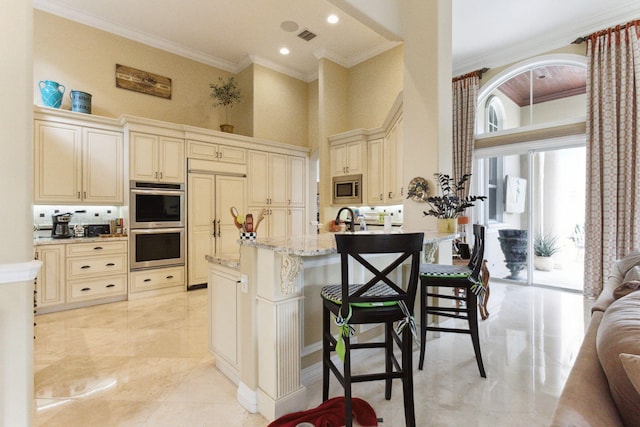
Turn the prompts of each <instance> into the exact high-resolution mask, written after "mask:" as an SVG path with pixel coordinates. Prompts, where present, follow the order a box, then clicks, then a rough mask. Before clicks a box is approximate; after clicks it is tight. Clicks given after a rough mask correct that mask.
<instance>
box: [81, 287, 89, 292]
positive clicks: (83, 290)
mask: <svg viewBox="0 0 640 427" xmlns="http://www.w3.org/2000/svg"><path fill="white" fill-rule="evenodd" d="M90 290H91V288H82V289H80V292H87V291H90Z"/></svg>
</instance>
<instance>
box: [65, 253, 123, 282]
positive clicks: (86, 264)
mask: <svg viewBox="0 0 640 427" xmlns="http://www.w3.org/2000/svg"><path fill="white" fill-rule="evenodd" d="M125 273H127V255H126V254H120V255H107V256H92V257H84V258H70V259H67V278H68V279H76V278H80V277H89V276H104V275H107V274H125Z"/></svg>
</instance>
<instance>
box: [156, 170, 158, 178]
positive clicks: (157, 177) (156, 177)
mask: <svg viewBox="0 0 640 427" xmlns="http://www.w3.org/2000/svg"><path fill="white" fill-rule="evenodd" d="M155 178H156V179H158V171H156V173H155Z"/></svg>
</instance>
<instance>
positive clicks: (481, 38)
mask: <svg viewBox="0 0 640 427" xmlns="http://www.w3.org/2000/svg"><path fill="white" fill-rule="evenodd" d="M390 1H391V0H385V2H386V3H385V2H382V3H381V0H379V1H377V2H376V1H371V0H367V1H364V0H304V1H301V0H135V1H130V0H108V1H96V0H33V4H34V7H35V8H36V9H40V10H43V11H46V12H49V13H53V14H56V15H59V16H62V17H65V18H68V19H71V20H75V21H78V22H80V23H83V24H86V25H89V26H92V27H96V28H99V29H102V30H105V31H109V32H112V33H115V34H118V35H121V36H124V37H127V38H130V39H133V40H137V41H139V42H142V43H145V44H148V45H151V46H154V47H157V48H160V49H164V50H167V51H169V52H173V53H176V54H179V55H182V56H185V57H188V58H191V59H195V60H198V61H200V62H203V63H206V64H209V65H212V66H215V67H218V68H221V69H225V70H227V71H232V72H237V71H240V70H241V69H242V68H244V67H245V66H246V65H248V64H249V63H252V62H253V63H259V64H261V65H264V66H267V67H269V68H272V69H275V70H277V71H280V72H283V73H286V74H288V75H291V76H293V77H296V78H300V79H302V80H306V81H309V80H311V79H313V78H315V76H316V75H317V69H318V65H317V64H318V58H321V57H325V58H328V59H331V60H333V61H334V62H337V63H338V64H341V65H344V66H346V67H351V66H353V65H355V64H358V63H359V62H362V61H363V60H366V59H368V58H370V57H372V56H374V55H376V54H378V53H380V52H383V51H385V50H387V49H389V48H391V47H393V46H394V45H396V44H397V43H399V42H401V40H402V34H398V31H395V32H393V31H383V30H384V29H385V28H386V29H388V28H389V27H388V26H385V25H386V23H384V22H382V21H384V19H377V20H376V21H375V22H373V19H374V18H371V16H376V15H367V19H363V15H362V14H353V10H352V9H350V8H349V7H345V5H346V6H351V5H353V4H355V5H358V3H359V4H360V5H362V4H367V3H368V5H369V6H371V5H374V6H373V7H375V4H378V5H380V4H383V3H384V5H385V6H386V7H389V2H390ZM451 1H452V2H453V35H452V44H453V53H452V54H453V71H454V75H457V74H461V73H464V72H467V71H471V70H474V69H479V68H483V67H489V68H491V67H496V66H499V65H504V64H508V63H512V62H515V61H518V60H520V59H523V58H525V57H530V56H532V55H536V54H539V53H543V52H547V51H549V50H552V49H555V48H559V47H562V46H566V45H567V44H568V43H569V42H571V41H572V40H574V39H575V38H577V37H579V36H583V35H586V34H589V33H590V32H593V31H596V30H599V29H603V28H606V27H609V26H612V25H616V24H619V23H624V22H627V21H629V20H631V19H634V18H639V17H640V1H638V0H562V1H557V0H538V1H537V2H529V1H525V0H489V1H485V2H480V1H477V0H451ZM345 10H347V11H349V12H350V13H352V14H353V15H354V16H357V17H358V19H356V18H355V17H352V16H350V15H349V14H348V13H347V12H345ZM378 12H379V11H378ZM332 13H333V14H336V15H337V16H338V17H339V18H340V21H339V22H338V23H337V24H329V23H327V21H326V18H327V16H328V15H330V14H332ZM377 16H379V15H377ZM382 18H384V16H383V17H382ZM285 22H286V24H285ZM363 22H366V23H367V25H365V24H364V23H363ZM372 23H373V24H375V25H372ZM378 23H380V25H377V24H378ZM374 29H375V30H374ZM381 29H382V30H381ZM303 30H308V31H310V32H312V33H314V34H315V35H316V37H315V38H313V39H311V40H310V41H305V40H303V39H301V38H299V37H298V34H299V33H300V32H302V31H303ZM281 47H288V48H289V50H290V54H289V55H287V56H283V55H281V54H280V53H279V49H280V48H281Z"/></svg>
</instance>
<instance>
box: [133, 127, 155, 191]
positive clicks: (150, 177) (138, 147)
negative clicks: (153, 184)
mask: <svg viewBox="0 0 640 427" xmlns="http://www.w3.org/2000/svg"><path fill="white" fill-rule="evenodd" d="M130 140H131V148H130V150H131V156H130V162H131V163H130V168H129V178H130V179H131V180H134V181H157V180H158V137H157V136H155V135H147V134H143V133H135V132H132V133H131V137H130Z"/></svg>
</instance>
